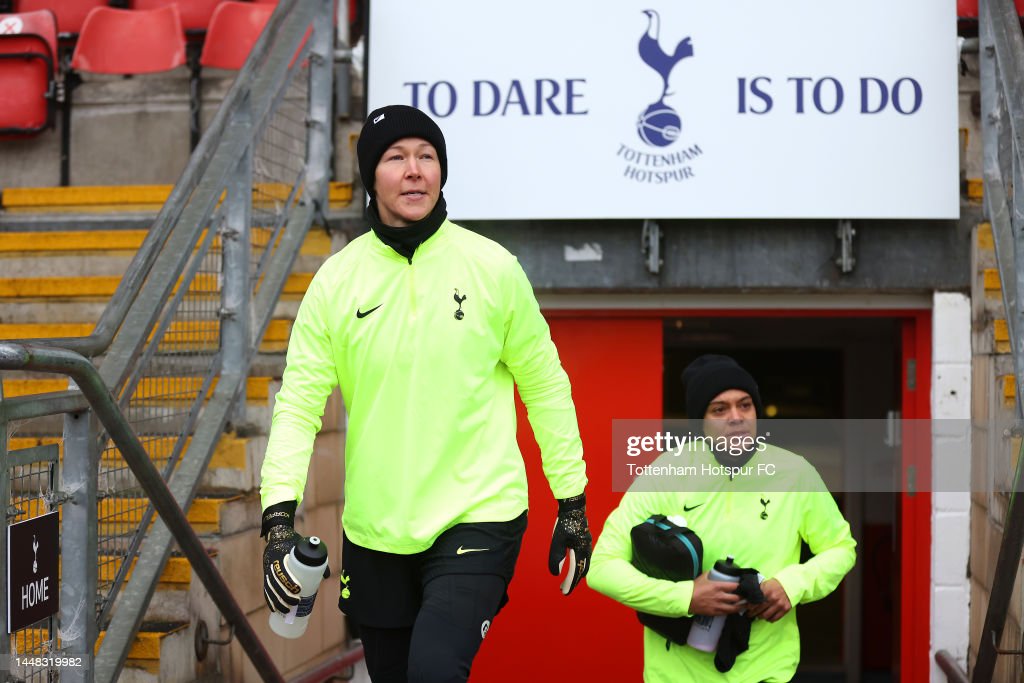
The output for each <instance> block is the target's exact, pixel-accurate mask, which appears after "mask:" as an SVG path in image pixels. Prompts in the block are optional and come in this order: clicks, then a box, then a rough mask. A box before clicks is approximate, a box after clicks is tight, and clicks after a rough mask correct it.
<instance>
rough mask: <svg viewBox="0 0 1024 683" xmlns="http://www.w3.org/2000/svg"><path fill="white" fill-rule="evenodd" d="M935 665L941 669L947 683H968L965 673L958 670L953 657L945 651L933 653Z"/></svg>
mask: <svg viewBox="0 0 1024 683" xmlns="http://www.w3.org/2000/svg"><path fill="white" fill-rule="evenodd" d="M935 663H936V664H938V665H939V668H940V669H942V673H944V674H946V680H947V681H949V683H969V681H968V680H967V673H966V672H964V670H963V669H961V668H960V665H959V664H957V663H956V659H955V658H954V657H953V655H951V654H949V652H947V651H946V650H939V651H938V652H936V653H935Z"/></svg>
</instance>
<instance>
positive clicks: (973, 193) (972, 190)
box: [967, 178, 985, 201]
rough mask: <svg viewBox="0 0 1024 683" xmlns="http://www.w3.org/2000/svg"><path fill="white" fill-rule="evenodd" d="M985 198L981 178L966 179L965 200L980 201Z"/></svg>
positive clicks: (983, 182) (983, 183) (983, 184)
mask: <svg viewBox="0 0 1024 683" xmlns="http://www.w3.org/2000/svg"><path fill="white" fill-rule="evenodd" d="M984 197H985V181H984V180H983V179H981V178H968V179H967V198H968V199H976V200H979V201H980V200H981V199H984Z"/></svg>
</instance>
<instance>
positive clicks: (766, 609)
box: [747, 579, 793, 622]
mask: <svg viewBox="0 0 1024 683" xmlns="http://www.w3.org/2000/svg"><path fill="white" fill-rule="evenodd" d="M761 592H762V593H764V602H762V603H761V604H760V605H754V606H753V607H751V608H750V609H748V610H747V616H748V617H750V618H752V619H754V618H761V619H764V620H765V621H769V622H775V621H778V620H779V619H781V618H782V617H784V616H786V614H787V613H789V610H791V609H793V605H792V604H791V603H790V602H789V596H788V595H786V589H785V588H783V587H782V584H781V583H779V582H778V580H777V579H768V580H767V581H765V582H764V583H762V584H761Z"/></svg>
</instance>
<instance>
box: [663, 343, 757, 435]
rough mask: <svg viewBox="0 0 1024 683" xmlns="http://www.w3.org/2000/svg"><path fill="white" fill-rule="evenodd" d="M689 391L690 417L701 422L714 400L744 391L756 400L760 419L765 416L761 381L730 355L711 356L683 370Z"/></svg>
mask: <svg viewBox="0 0 1024 683" xmlns="http://www.w3.org/2000/svg"><path fill="white" fill-rule="evenodd" d="M683 385H684V386H685V388H686V417H688V418H689V419H691V420H701V419H703V418H704V413H706V412H707V409H708V404H710V403H711V400H712V399H713V398H714V397H715V396H718V395H719V394H720V393H722V392H723V391H728V390H729V389H740V390H742V391H745V392H747V393H748V394H750V398H752V399H753V400H754V408H755V410H756V411H757V416H758V417H761V416H762V415H763V414H764V407H763V406H762V405H761V394H760V392H759V391H758V390H757V382H755V381H754V378H753V377H752V376H751V374H750V373H749V372H747V371H746V370H744V369H743V368H741V367H740V365H739V363H737V362H736V361H735V360H733V359H732V358H730V357H729V356H722V355H718V354H714V353H708V354H705V355H703V356H701V357H700V358H697V359H696V360H694V361H693V362H692V363H690V364H689V365H687V366H686V369H685V370H683Z"/></svg>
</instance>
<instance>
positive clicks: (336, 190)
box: [327, 182, 352, 205]
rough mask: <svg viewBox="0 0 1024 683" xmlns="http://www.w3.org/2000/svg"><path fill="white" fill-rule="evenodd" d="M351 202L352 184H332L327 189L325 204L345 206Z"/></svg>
mask: <svg viewBox="0 0 1024 683" xmlns="http://www.w3.org/2000/svg"><path fill="white" fill-rule="evenodd" d="M351 201H352V183H339V182H332V183H330V184H329V185H328V187H327V203H328V204H342V205H347V204H349V203H351Z"/></svg>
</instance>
